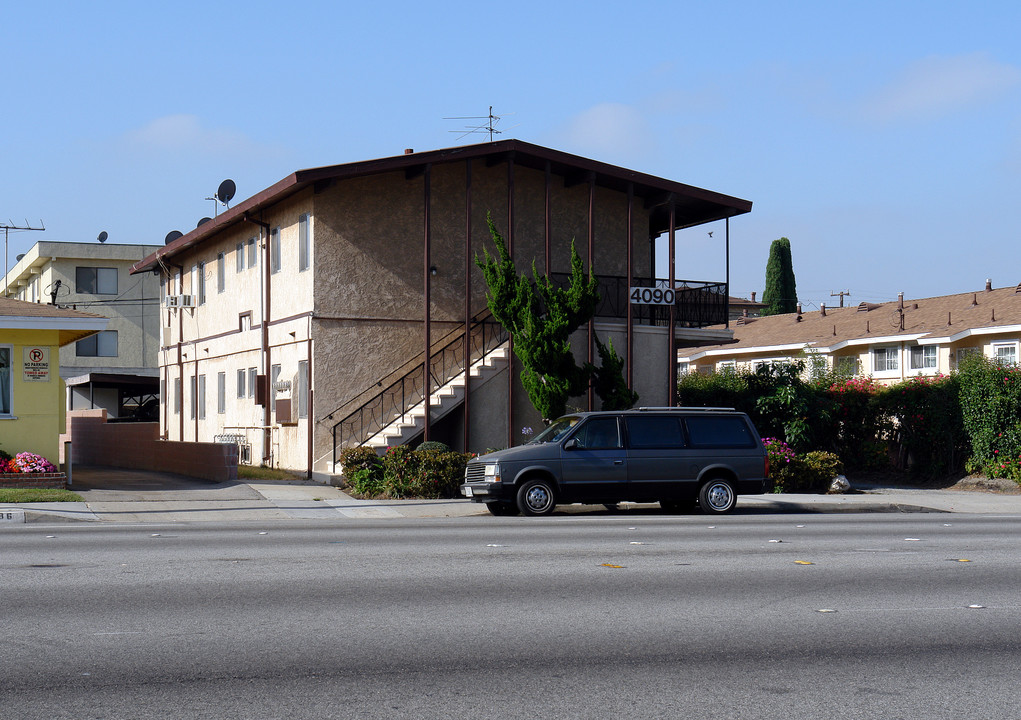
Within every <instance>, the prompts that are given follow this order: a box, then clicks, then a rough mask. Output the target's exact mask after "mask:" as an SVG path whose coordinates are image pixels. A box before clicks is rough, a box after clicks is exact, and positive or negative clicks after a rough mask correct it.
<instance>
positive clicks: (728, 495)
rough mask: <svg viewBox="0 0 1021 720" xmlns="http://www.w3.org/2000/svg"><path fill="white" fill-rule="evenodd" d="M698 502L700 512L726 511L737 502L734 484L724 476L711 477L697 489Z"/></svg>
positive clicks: (731, 508)
mask: <svg viewBox="0 0 1021 720" xmlns="http://www.w3.org/2000/svg"><path fill="white" fill-rule="evenodd" d="M698 504H699V507H701V508H702V512H707V513H717V514H720V513H728V512H730V511H731V510H733V509H734V505H736V504H737V493H736V492H735V491H734V484H733V483H732V482H731V481H730V480H726V479H724V478H713V479H712V480H710V481H709V482H707V483H706V484H705V485H703V486H702V489H701V490H699V491H698Z"/></svg>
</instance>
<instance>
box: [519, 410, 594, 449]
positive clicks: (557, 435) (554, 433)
mask: <svg viewBox="0 0 1021 720" xmlns="http://www.w3.org/2000/svg"><path fill="white" fill-rule="evenodd" d="M580 420H581V418H580V417H578V416H576V415H567V416H565V417H562V418H559V419H557V420H554V421H553V422H552V423H551V424H550V426H549V427H548V428H546V429H545V430H543V431H542V432H541V433H539V434H538V435H536V436H535V437H534V438H532V439H531V440H529V441H528V442H527V443H525V444H526V445H538V444H540V443H550V442H560V440H562V439H563V437H564V435H566V434H567V433H569V432H570V431H571V428H573V427H574V426H575V425H577V424H578V422H579V421H580Z"/></svg>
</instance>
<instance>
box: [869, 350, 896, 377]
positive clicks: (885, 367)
mask: <svg viewBox="0 0 1021 720" xmlns="http://www.w3.org/2000/svg"><path fill="white" fill-rule="evenodd" d="M897 356H898V353H897V348H892V347H888V348H876V349H875V350H873V351H872V372H877V373H878V372H897V371H898V370H900V363H899V362H898V357H897Z"/></svg>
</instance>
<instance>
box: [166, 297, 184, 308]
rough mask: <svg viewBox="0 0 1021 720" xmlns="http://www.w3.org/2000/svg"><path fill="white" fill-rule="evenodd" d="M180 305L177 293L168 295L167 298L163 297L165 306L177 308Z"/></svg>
mask: <svg viewBox="0 0 1021 720" xmlns="http://www.w3.org/2000/svg"><path fill="white" fill-rule="evenodd" d="M179 306H180V302H179V298H178V296H177V295H167V296H166V297H165V298H163V307H168V308H175V307H179Z"/></svg>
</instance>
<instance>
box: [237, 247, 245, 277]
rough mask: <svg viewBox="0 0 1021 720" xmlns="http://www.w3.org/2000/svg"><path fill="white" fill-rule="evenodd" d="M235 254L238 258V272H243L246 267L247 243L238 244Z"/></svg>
mask: <svg viewBox="0 0 1021 720" xmlns="http://www.w3.org/2000/svg"><path fill="white" fill-rule="evenodd" d="M234 255H235V259H236V260H237V268H238V272H241V271H243V270H244V269H245V244H244V243H243V242H239V243H238V244H237V247H236V248H235V249H234Z"/></svg>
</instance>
